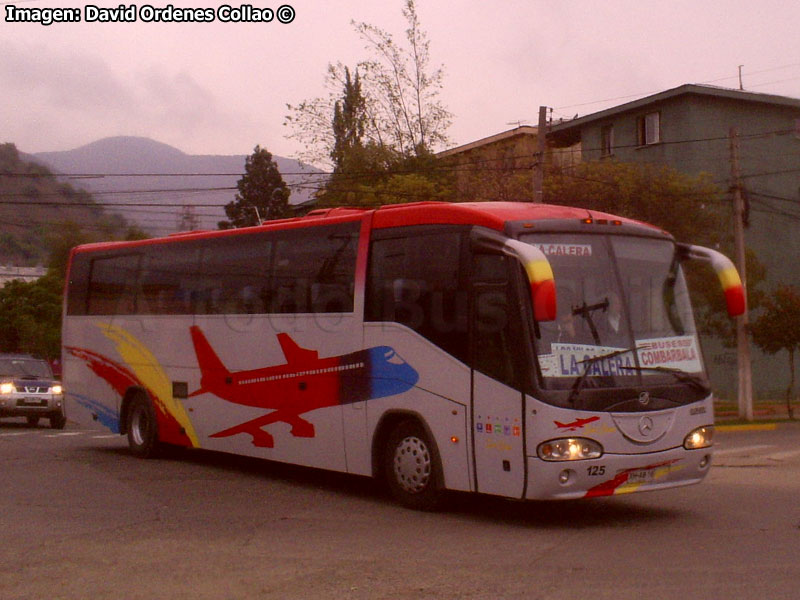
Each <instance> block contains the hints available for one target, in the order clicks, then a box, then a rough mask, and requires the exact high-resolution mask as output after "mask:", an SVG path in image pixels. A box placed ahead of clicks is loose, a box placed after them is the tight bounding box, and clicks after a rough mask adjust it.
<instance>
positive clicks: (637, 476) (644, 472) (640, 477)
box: [628, 469, 656, 483]
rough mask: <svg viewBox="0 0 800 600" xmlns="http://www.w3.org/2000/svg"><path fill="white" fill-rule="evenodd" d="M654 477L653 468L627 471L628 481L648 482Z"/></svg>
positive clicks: (654, 471)
mask: <svg viewBox="0 0 800 600" xmlns="http://www.w3.org/2000/svg"><path fill="white" fill-rule="evenodd" d="M655 478H656V470H655V469H636V470H634V471H630V472H629V473H628V483H650V482H651V481H653V480H655Z"/></svg>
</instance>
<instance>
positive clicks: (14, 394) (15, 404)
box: [0, 354, 67, 429]
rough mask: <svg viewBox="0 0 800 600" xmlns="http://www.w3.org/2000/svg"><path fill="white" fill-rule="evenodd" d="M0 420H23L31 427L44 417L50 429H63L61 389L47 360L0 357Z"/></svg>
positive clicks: (13, 355) (8, 355)
mask: <svg viewBox="0 0 800 600" xmlns="http://www.w3.org/2000/svg"><path fill="white" fill-rule="evenodd" d="M0 417H26V418H27V419H28V425H31V426H33V427H35V426H36V425H37V424H38V423H39V419H40V418H42V417H45V418H47V419H50V427H52V428H53V429H63V428H64V425H65V424H66V423H67V418H66V416H65V414H64V390H63V389H62V388H61V382H59V381H56V380H55V378H54V377H53V371H52V370H51V369H50V365H49V364H48V363H47V361H45V360H42V359H39V358H34V357H32V356H28V355H25V354H0Z"/></svg>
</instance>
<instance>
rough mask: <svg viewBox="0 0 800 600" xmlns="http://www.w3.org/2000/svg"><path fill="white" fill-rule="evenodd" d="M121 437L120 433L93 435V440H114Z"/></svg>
mask: <svg viewBox="0 0 800 600" xmlns="http://www.w3.org/2000/svg"><path fill="white" fill-rule="evenodd" d="M118 437H119V434H118V433H110V434H106V435H93V436H92V439H93V440H113V439H116V438H118Z"/></svg>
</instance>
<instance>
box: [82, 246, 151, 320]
mask: <svg viewBox="0 0 800 600" xmlns="http://www.w3.org/2000/svg"><path fill="white" fill-rule="evenodd" d="M138 268H139V256H138V255H134V254H127V255H121V256H111V257H106V258H96V259H94V260H93V261H91V276H90V285H89V298H88V302H87V312H88V314H90V315H111V314H118V315H130V314H133V313H134V312H135V310H136V309H135V289H134V284H135V282H136V273H137V271H138Z"/></svg>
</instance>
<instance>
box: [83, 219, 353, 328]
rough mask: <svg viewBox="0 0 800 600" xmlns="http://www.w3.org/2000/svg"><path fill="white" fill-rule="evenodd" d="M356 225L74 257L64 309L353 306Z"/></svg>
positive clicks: (148, 311)
mask: <svg viewBox="0 0 800 600" xmlns="http://www.w3.org/2000/svg"><path fill="white" fill-rule="evenodd" d="M359 228H360V222H357V221H356V222H351V223H343V224H338V225H326V226H324V227H309V228H302V229H293V230H288V231H277V232H256V233H247V234H240V235H233V236H221V237H215V238H207V239H199V240H198V239H194V240H186V241H175V242H170V243H164V244H154V245H144V246H140V247H138V248H136V249H135V250H132V251H131V250H129V251H127V252H126V253H125V254H118V255H116V256H114V255H111V256H109V255H108V254H105V255H104V256H102V257H99V258H96V259H94V260H92V261H90V262H91V267H90V272H89V273H86V269H85V268H83V267H82V266H81V265H82V264H83V261H81V260H77V259H76V260H75V262H74V263H73V273H72V277H71V282H70V290H69V293H70V300H69V302H68V307H69V314H84V313H85V312H87V311H88V314H93V315H102V314H105V315H109V314H119V315H130V314H144V315H179V314H266V313H313V312H317V313H331V312H352V311H353V297H354V294H355V268H356V254H357V248H358V233H359ZM87 277H88V280H89V282H88V290H89V292H88V302H87V301H86V300H85V299H82V295H83V294H84V293H85V292H83V291H82V290H84V289H86V288H85V287H84V282H85V281H86V278H87ZM84 306H87V308H84Z"/></svg>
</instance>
